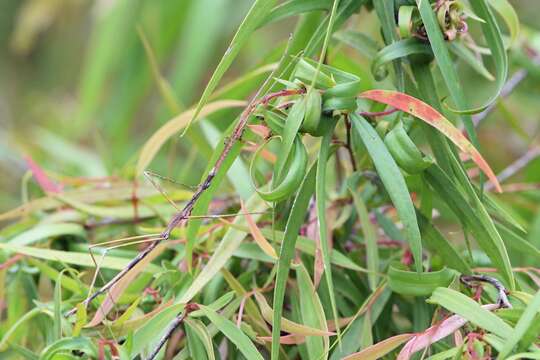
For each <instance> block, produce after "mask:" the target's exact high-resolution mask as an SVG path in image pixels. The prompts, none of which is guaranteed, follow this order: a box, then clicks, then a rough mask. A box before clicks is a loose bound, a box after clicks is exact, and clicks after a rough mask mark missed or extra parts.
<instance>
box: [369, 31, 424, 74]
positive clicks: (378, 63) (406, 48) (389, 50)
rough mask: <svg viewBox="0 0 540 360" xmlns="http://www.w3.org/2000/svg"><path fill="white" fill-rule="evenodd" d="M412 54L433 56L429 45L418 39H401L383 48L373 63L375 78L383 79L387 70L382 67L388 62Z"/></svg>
mask: <svg viewBox="0 0 540 360" xmlns="http://www.w3.org/2000/svg"><path fill="white" fill-rule="evenodd" d="M410 55H427V56H432V55H433V53H432V52H431V48H430V47H429V45H427V44H425V43H422V42H420V41H418V40H416V39H413V38H410V39H405V40H400V41H397V42H394V43H393V44H390V45H388V46H386V47H384V48H382V49H381V50H380V51H379V52H378V53H377V56H376V57H375V59H373V62H372V63H371V72H372V73H373V75H374V77H375V79H377V80H382V79H383V78H384V77H385V76H386V71H385V70H384V69H382V67H383V66H384V65H386V64H387V63H389V62H391V61H393V60H396V59H400V58H403V57H407V56H410Z"/></svg>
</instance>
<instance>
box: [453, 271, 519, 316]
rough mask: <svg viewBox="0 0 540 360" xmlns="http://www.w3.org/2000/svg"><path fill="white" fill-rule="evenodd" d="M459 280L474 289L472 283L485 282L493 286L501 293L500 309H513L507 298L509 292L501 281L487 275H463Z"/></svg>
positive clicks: (499, 297) (498, 302)
mask: <svg viewBox="0 0 540 360" xmlns="http://www.w3.org/2000/svg"><path fill="white" fill-rule="evenodd" d="M459 280H461V282H462V283H463V284H465V285H467V286H468V287H472V284H471V283H472V282H485V283H488V284H491V285H493V287H494V288H495V289H497V291H498V293H499V296H498V299H497V304H498V305H499V307H500V308H508V309H511V308H512V304H510V302H509V301H508V296H506V294H507V293H508V291H507V290H506V288H505V287H504V285H503V284H502V283H501V282H500V281H499V280H497V279H495V278H493V277H491V276H486V275H462V276H461V277H460V278H459Z"/></svg>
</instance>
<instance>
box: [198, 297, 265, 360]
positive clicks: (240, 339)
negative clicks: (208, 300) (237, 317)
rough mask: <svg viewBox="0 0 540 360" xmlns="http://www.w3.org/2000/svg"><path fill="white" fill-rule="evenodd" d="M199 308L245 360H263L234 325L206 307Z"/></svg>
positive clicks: (249, 341)
mask: <svg viewBox="0 0 540 360" xmlns="http://www.w3.org/2000/svg"><path fill="white" fill-rule="evenodd" d="M199 307H200V309H201V311H202V312H203V313H204V315H205V316H206V317H208V319H209V320H210V321H211V322H212V324H214V325H215V326H216V327H217V328H218V329H219V331H221V332H222V333H223V335H225V336H226V337H227V338H228V339H229V340H231V341H232V342H233V344H235V345H236V347H237V348H238V350H240V352H241V353H242V354H243V355H244V356H245V357H246V359H257V360H264V358H263V357H262V356H261V354H260V353H259V351H258V350H257V348H256V347H255V346H254V345H253V343H252V342H251V340H250V339H249V338H248V337H247V336H246V335H245V334H244V333H243V332H242V331H241V330H240V329H239V328H237V327H236V325H235V324H233V323H232V322H231V321H230V320H228V319H226V318H225V317H223V316H221V315H219V314H218V313H216V312H215V311H214V310H212V309H211V308H209V307H207V306H204V305H199Z"/></svg>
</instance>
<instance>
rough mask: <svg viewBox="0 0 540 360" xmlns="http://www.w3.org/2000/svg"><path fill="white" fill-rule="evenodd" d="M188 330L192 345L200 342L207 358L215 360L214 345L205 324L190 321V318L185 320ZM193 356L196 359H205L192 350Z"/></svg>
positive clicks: (189, 340)
mask: <svg viewBox="0 0 540 360" xmlns="http://www.w3.org/2000/svg"><path fill="white" fill-rule="evenodd" d="M184 323H185V324H186V330H187V338H188V342H189V343H190V344H193V343H194V342H195V341H199V342H200V343H201V344H202V345H203V346H204V350H205V351H206V353H205V354H206V355H207V356H208V357H207V358H208V359H209V360H215V359H216V355H215V354H214V344H213V343H212V337H211V336H210V334H209V333H208V329H207V328H206V326H205V325H204V323H203V322H202V321H200V320H197V319H190V318H189V317H188V318H186V319H185V320H184ZM190 353H191V356H192V357H193V358H194V359H201V360H203V359H205V358H203V357H200V356H201V355H200V354H199V355H197V354H194V353H193V352H192V350H191V348H190Z"/></svg>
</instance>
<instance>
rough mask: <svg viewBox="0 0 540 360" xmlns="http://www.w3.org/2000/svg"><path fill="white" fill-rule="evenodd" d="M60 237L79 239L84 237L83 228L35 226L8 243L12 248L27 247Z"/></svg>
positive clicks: (72, 226)
mask: <svg viewBox="0 0 540 360" xmlns="http://www.w3.org/2000/svg"><path fill="white" fill-rule="evenodd" d="M62 235H73V236H77V237H81V238H85V237H86V234H85V231H84V229H83V227H82V226H81V225H79V224H72V223H52V224H42V225H38V226H35V227H33V228H32V229H30V230H27V231H24V232H22V233H20V234H19V235H17V236H15V237H13V238H11V239H10V240H9V241H8V243H9V244H10V245H13V246H27V245H32V244H35V243H36V242H39V241H42V240H47V239H49V238H52V237H57V236H62Z"/></svg>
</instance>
